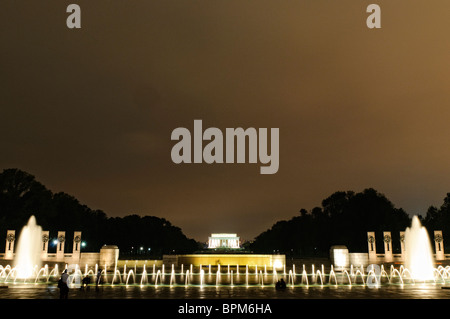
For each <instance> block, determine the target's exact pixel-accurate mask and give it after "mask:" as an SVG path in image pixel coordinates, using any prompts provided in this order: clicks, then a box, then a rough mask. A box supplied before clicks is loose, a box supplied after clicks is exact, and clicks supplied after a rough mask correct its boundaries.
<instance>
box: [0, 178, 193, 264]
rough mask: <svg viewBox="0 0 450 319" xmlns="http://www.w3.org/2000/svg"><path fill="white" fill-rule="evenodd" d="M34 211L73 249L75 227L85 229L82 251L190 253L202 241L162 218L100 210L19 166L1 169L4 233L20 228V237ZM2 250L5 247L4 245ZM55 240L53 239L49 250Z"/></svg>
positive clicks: (0, 229) (53, 234) (52, 233)
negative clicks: (107, 248) (62, 233)
mask: <svg viewBox="0 0 450 319" xmlns="http://www.w3.org/2000/svg"><path fill="white" fill-rule="evenodd" d="M31 215H34V216H35V217H36V221H37V223H38V225H40V226H41V227H42V229H43V230H48V231H50V237H51V238H56V236H57V232H58V231H65V232H66V244H65V248H66V249H67V250H68V251H71V249H72V240H73V232H74V231H81V232H82V235H81V237H82V240H83V241H84V242H85V243H86V246H85V247H84V248H82V251H83V250H84V251H99V250H100V248H101V247H102V246H103V245H105V244H114V245H117V246H118V247H119V249H120V253H121V254H122V255H126V254H130V255H134V256H138V255H142V257H143V258H144V257H155V258H159V257H161V256H162V254H168V253H173V252H176V253H190V252H193V251H195V250H197V249H198V247H199V244H198V243H197V242H196V241H195V240H193V239H189V238H187V237H186V236H185V235H184V234H183V233H182V231H181V229H180V228H178V227H176V226H174V225H172V224H171V223H170V222H169V221H168V220H166V219H164V218H158V217H154V216H143V217H141V216H138V215H128V216H125V217H109V218H108V217H107V215H106V214H105V213H104V212H103V211H101V210H93V209H90V208H89V207H87V206H86V205H82V204H81V203H80V202H79V201H78V200H77V199H76V198H74V197H73V196H71V195H68V194H66V193H63V192H58V193H53V192H51V191H50V190H49V189H47V188H46V187H45V186H44V185H43V184H41V183H40V182H38V181H37V180H36V179H35V177H34V176H33V175H31V174H29V173H26V172H24V171H21V170H19V169H5V170H3V172H2V173H1V174H0V234H4V236H5V237H6V231H7V230H8V229H11V230H16V237H18V236H19V233H20V231H21V229H22V227H23V226H24V225H25V224H26V223H27V222H28V219H29V218H30V216H31ZM0 249H1V251H4V247H1V246H0ZM52 249H54V250H55V251H56V248H53V245H52V244H51V243H50V244H49V251H50V252H51V250H52Z"/></svg>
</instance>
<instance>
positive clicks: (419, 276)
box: [405, 216, 434, 281]
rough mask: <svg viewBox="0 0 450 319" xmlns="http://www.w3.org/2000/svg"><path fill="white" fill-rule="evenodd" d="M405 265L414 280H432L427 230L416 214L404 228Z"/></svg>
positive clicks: (432, 259)
mask: <svg viewBox="0 0 450 319" xmlns="http://www.w3.org/2000/svg"><path fill="white" fill-rule="evenodd" d="M405 249H406V258H405V266H406V268H407V269H408V270H409V272H410V273H411V277H412V278H413V279H414V280H419V281H427V280H434V274H433V269H434V266H433V265H434V258H433V255H432V250H431V243H430V239H429V237H428V233H427V230H426V229H425V227H423V226H422V224H421V223H420V220H419V218H418V217H417V216H414V217H413V219H412V223H411V227H408V228H407V229H406V230H405Z"/></svg>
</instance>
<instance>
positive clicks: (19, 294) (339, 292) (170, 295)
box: [0, 284, 450, 299]
mask: <svg viewBox="0 0 450 319" xmlns="http://www.w3.org/2000/svg"><path fill="white" fill-rule="evenodd" d="M441 287H442V286H441V285H433V284H429V285H424V284H422V285H421V284H417V285H411V286H405V287H400V286H387V287H382V288H368V287H360V286H359V287H350V286H338V287H336V286H329V287H299V288H295V289H286V290H283V291H278V290H275V288H273V287H269V286H267V287H264V288H261V287H248V288H247V287H203V288H198V287H152V286H146V287H140V286H102V287H101V288H100V289H99V290H98V291H97V290H96V289H95V287H89V289H84V290H82V289H79V288H76V289H75V288H73V289H71V290H70V293H69V298H71V299H448V298H450V289H441ZM57 298H59V289H58V288H56V286H53V285H52V286H46V285H36V286H32V287H30V286H23V285H22V286H20V285H18V286H10V287H9V288H3V289H0V299H57Z"/></svg>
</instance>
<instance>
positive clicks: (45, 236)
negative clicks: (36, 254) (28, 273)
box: [41, 230, 50, 260]
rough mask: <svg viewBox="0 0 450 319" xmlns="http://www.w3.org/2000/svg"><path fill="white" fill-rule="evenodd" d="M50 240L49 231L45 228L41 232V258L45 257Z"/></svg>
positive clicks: (44, 258)
mask: <svg viewBox="0 0 450 319" xmlns="http://www.w3.org/2000/svg"><path fill="white" fill-rule="evenodd" d="M49 240H50V236H49V231H48V230H45V231H43V232H42V252H41V256H42V259H43V260H46V259H47V254H48V241H49Z"/></svg>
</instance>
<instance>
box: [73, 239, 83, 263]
mask: <svg viewBox="0 0 450 319" xmlns="http://www.w3.org/2000/svg"><path fill="white" fill-rule="evenodd" d="M80 252H81V232H80V231H76V232H74V234H73V250H72V259H73V261H74V262H78V261H79V260H80Z"/></svg>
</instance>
